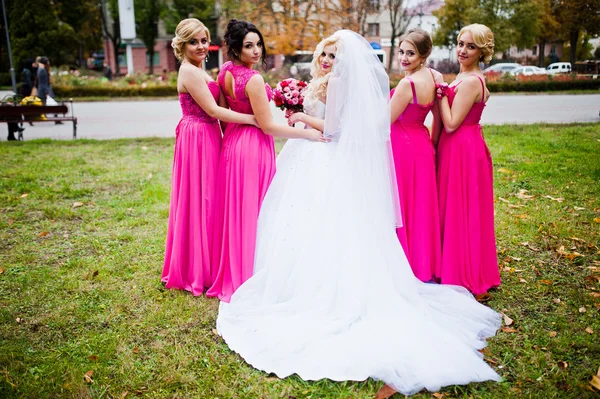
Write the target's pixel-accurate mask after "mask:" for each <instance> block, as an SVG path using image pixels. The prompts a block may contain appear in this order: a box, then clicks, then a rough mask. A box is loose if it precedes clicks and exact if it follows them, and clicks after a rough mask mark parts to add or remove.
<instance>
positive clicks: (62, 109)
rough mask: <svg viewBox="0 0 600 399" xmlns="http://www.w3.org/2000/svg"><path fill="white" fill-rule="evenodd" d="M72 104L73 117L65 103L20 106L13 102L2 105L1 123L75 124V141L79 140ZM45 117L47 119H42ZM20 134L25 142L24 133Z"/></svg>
mask: <svg viewBox="0 0 600 399" xmlns="http://www.w3.org/2000/svg"><path fill="white" fill-rule="evenodd" d="M70 103H71V115H67V114H68V113H69V107H67V104H65V102H61V103H59V105H20V104H15V103H13V102H11V103H7V102H4V103H2V104H0V122H4V123H9V122H13V123H22V122H30V123H38V122H73V139H75V138H77V118H76V117H75V116H74V115H73V100H72V99H71V100H70ZM42 115H45V116H46V117H45V119H42ZM60 115H62V116H60ZM18 133H19V140H23V133H22V132H21V131H19V132H18Z"/></svg>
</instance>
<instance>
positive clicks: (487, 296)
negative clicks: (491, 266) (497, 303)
mask: <svg viewBox="0 0 600 399" xmlns="http://www.w3.org/2000/svg"><path fill="white" fill-rule="evenodd" d="M475 299H476V300H477V302H482V303H483V302H487V301H489V300H490V299H492V296H491V295H490V294H489V293H487V292H484V293H483V294H479V295H475Z"/></svg>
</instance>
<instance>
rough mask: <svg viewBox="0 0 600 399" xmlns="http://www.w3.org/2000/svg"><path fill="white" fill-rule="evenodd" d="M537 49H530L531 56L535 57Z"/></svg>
mask: <svg viewBox="0 0 600 399" xmlns="http://www.w3.org/2000/svg"><path fill="white" fill-rule="evenodd" d="M537 48H538V46H535V47H534V48H533V49H531V54H532V55H537Z"/></svg>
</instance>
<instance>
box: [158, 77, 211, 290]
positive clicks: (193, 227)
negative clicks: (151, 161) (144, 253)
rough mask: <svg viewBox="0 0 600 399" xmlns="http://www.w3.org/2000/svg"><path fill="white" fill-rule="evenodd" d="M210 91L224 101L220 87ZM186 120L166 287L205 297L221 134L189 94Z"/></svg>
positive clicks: (184, 99) (176, 159)
mask: <svg viewBox="0 0 600 399" xmlns="http://www.w3.org/2000/svg"><path fill="white" fill-rule="evenodd" d="M208 88H209V90H210V92H211V94H212V96H213V97H214V98H215V101H218V99H219V94H220V90H219V86H218V85H217V83H216V82H209V83H208ZM179 102H180V104H181V111H182V113H183V117H182V118H181V121H180V122H179V124H178V125H177V130H176V139H175V154H174V156H173V173H172V182H171V205H170V208H169V227H168V230H167V240H166V249H165V260H164V266H163V272H162V281H163V282H166V287H167V288H176V289H181V290H187V291H190V292H191V293H192V294H193V295H202V292H203V291H204V289H205V288H208V287H210V286H211V285H212V282H213V278H214V275H213V272H212V271H211V251H212V241H213V234H214V233H213V229H214V214H215V205H216V202H215V193H216V192H215V189H216V178H217V167H218V165H219V153H220V151H221V128H220V127H219V123H218V121H217V120H216V119H214V118H211V117H210V116H208V115H207V114H206V112H204V110H202V108H201V107H200V105H198V103H196V101H195V100H194V98H193V97H192V96H191V94H189V93H179Z"/></svg>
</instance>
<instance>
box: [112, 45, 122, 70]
mask: <svg viewBox="0 0 600 399" xmlns="http://www.w3.org/2000/svg"><path fill="white" fill-rule="evenodd" d="M111 42H112V44H113V58H114V61H115V69H114V70H113V76H120V75H121V68H120V67H119V47H121V40H120V39H116V40H111Z"/></svg>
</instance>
